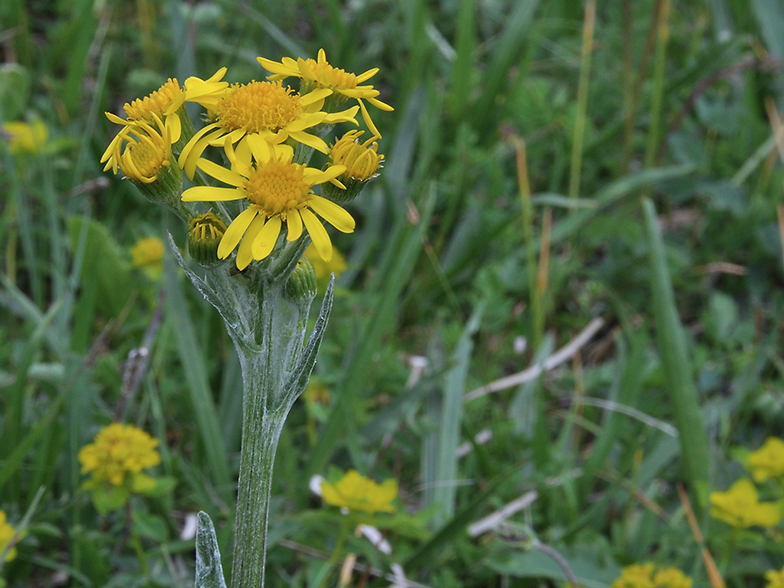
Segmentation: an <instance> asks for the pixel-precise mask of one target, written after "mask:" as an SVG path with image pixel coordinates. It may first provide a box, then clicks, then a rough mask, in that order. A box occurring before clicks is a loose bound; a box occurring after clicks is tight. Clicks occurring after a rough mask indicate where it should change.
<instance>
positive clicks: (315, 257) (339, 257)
mask: <svg viewBox="0 0 784 588" xmlns="http://www.w3.org/2000/svg"><path fill="white" fill-rule="evenodd" d="M305 257H307V258H308V260H310V263H312V264H313V270H314V271H315V272H316V280H317V281H318V282H319V284H322V283H324V282H328V281H329V278H330V276H331V275H332V273H333V272H334V273H335V277H336V278H337V277H338V276H339V275H340V274H342V273H343V271H344V270H345V269H346V258H345V257H343V254H342V253H341V252H340V251H338V250H337V249H335V248H334V247H333V248H332V259H330V260H329V261H324V260H323V259H321V256H320V255H319V254H318V251H316V247H315V246H314V245H313V243H311V244H310V245H308V248H307V249H305Z"/></svg>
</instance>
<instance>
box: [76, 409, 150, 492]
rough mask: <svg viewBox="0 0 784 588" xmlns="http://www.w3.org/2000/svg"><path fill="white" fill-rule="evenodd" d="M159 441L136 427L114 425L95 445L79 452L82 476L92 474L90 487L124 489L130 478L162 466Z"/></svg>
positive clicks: (90, 445) (103, 430) (107, 429)
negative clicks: (100, 485)
mask: <svg viewBox="0 0 784 588" xmlns="http://www.w3.org/2000/svg"><path fill="white" fill-rule="evenodd" d="M157 446H158V440H157V439H155V438H153V437H151V436H150V435H148V434H147V433H145V432H144V431H142V430H141V429H137V428H136V427H134V426H133V425H124V424H121V423H112V424H111V425H108V426H106V427H104V428H103V429H101V430H100V431H99V432H98V434H97V435H96V436H95V440H94V442H93V443H90V444H89V445H85V446H84V447H82V449H81V450H80V451H79V462H80V463H81V464H82V473H83V474H87V473H91V474H92V480H91V481H90V482H88V485H90V486H95V485H98V484H106V483H108V484H111V485H113V486H122V485H123V484H125V482H126V480H127V479H128V476H129V475H132V474H138V473H139V472H141V471H142V470H144V469H146V468H150V467H152V466H155V465H158V464H159V463H160V462H161V456H160V455H159V454H158V451H157V450H156V449H155V448H156V447H157Z"/></svg>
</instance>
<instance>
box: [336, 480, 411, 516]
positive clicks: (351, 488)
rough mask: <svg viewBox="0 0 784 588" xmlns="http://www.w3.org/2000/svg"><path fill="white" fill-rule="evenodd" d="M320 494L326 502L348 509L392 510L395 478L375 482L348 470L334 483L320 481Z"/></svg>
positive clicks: (368, 510) (371, 512) (393, 508)
mask: <svg viewBox="0 0 784 588" xmlns="http://www.w3.org/2000/svg"><path fill="white" fill-rule="evenodd" d="M321 496H322V498H323V499H324V502H326V503H327V504H331V505H333V506H341V507H345V508H347V509H349V510H354V511H356V510H361V511H364V512H366V513H370V514H373V513H377V512H394V510H395V507H394V506H393V505H392V501H393V500H394V499H395V498H396V497H397V480H395V479H394V478H390V479H388V480H385V481H384V482H383V483H381V484H376V483H375V482H374V481H373V480H371V479H370V478H366V477H364V476H362V475H360V474H359V472H357V471H356V470H349V471H347V472H346V474H345V475H344V476H343V477H342V478H341V479H340V480H339V481H338V482H337V483H336V484H335V485H332V484H330V483H329V482H326V481H324V482H322V483H321Z"/></svg>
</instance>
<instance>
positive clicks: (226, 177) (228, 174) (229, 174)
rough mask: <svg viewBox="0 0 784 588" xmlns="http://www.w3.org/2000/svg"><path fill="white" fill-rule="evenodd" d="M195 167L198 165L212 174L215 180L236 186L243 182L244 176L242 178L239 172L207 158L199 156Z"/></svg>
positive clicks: (208, 173)
mask: <svg viewBox="0 0 784 588" xmlns="http://www.w3.org/2000/svg"><path fill="white" fill-rule="evenodd" d="M196 167H198V168H199V169H200V170H202V171H203V172H204V173H206V174H207V175H208V176H212V177H213V178H215V179H216V180H220V181H221V182H223V183H224V184H228V185H229V186H236V187H238V188H239V187H241V186H243V185H244V184H245V178H243V177H242V176H241V175H240V174H238V173H236V172H233V171H231V170H228V169H226V168H225V167H223V166H221V165H218V164H217V163H215V162H213V161H210V160H209V159H201V158H200V159H199V160H198V161H197V162H196Z"/></svg>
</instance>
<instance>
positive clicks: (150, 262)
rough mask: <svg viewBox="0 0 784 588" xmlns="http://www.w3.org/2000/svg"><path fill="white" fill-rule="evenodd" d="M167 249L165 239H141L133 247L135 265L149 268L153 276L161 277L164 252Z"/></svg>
mask: <svg viewBox="0 0 784 588" xmlns="http://www.w3.org/2000/svg"><path fill="white" fill-rule="evenodd" d="M165 249H166V248H165V246H164V244H163V241H161V240H160V239H159V238H158V237H145V238H144V239H139V240H138V241H136V243H135V244H134V245H133V247H131V258H132V264H133V267H137V268H139V269H143V270H147V271H149V272H150V273H151V275H152V276H153V277H156V278H157V277H160V275H161V273H162V272H163V254H164V252H165Z"/></svg>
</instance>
